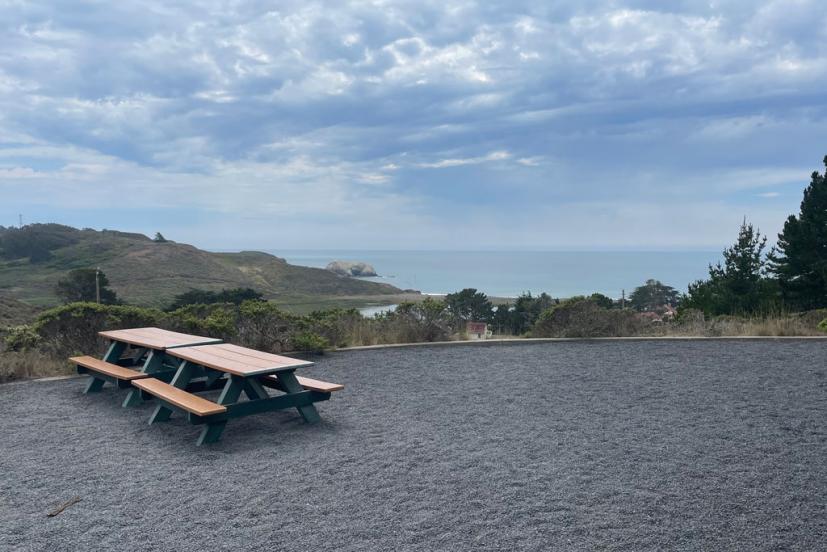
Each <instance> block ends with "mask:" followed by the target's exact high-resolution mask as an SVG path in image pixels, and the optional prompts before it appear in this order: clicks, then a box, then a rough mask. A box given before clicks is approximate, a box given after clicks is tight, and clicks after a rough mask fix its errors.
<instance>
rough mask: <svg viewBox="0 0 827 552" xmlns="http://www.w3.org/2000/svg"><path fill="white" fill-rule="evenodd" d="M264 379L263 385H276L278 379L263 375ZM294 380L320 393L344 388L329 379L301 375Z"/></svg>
mask: <svg viewBox="0 0 827 552" xmlns="http://www.w3.org/2000/svg"><path fill="white" fill-rule="evenodd" d="M262 379H263V380H264V383H265V385H267V384H269V385H268V387H278V386H279V381H278V377H277V376H264V378H262ZM296 380H297V381H298V382H299V385H301V386H302V387H304V388H305V389H307V390H308V391H319V392H321V393H333V392H334V391H341V390H342V389H344V388H345V386H344V385H342V384H341V383H330V382H329V381H322V380H317V379H313V378H303V377H301V376H296Z"/></svg>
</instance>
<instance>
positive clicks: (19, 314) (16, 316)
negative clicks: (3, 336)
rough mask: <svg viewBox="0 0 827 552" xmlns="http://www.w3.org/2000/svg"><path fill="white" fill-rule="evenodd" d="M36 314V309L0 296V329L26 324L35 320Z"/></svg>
mask: <svg viewBox="0 0 827 552" xmlns="http://www.w3.org/2000/svg"><path fill="white" fill-rule="evenodd" d="M37 312H38V309H37V307H33V306H32V305H29V304H28V303H24V302H22V301H18V300H16V299H12V298H11V297H4V296H2V295H0V329H2V328H4V327H6V326H15V325H17V324H28V323H29V322H32V321H33V320H34V319H35V317H36V316H37Z"/></svg>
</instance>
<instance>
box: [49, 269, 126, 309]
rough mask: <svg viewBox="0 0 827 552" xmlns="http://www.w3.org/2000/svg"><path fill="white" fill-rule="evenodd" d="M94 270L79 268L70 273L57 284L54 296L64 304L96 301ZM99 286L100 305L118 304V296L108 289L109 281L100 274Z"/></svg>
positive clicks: (104, 275)
mask: <svg viewBox="0 0 827 552" xmlns="http://www.w3.org/2000/svg"><path fill="white" fill-rule="evenodd" d="M95 272H96V270H95V269H94V268H79V269H77V270H72V271H70V272H69V273H68V274H67V275H66V277H65V278H62V279H61V280H59V281H58V282H57V286H55V294H56V295H57V296H58V297H60V298H61V299H63V301H64V302H65V303H74V302H77V301H96V300H97V292H96V289H95ZM98 278H99V279H98V284H99V285H100V296H101V303H105V304H108V305H112V304H115V303H117V302H118V296H117V295H116V294H115V292H114V291H112V290H111V289H109V279H108V278H107V277H106V274H104V273H103V272H101V273H100V274H99V275H98Z"/></svg>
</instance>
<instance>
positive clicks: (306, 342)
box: [293, 332, 330, 354]
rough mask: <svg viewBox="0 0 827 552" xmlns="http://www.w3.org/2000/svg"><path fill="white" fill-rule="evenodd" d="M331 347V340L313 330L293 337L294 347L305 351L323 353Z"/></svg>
mask: <svg viewBox="0 0 827 552" xmlns="http://www.w3.org/2000/svg"><path fill="white" fill-rule="evenodd" d="M329 348H330V342H329V341H328V340H327V339H325V338H324V337H322V336H320V335H318V334H314V333H312V332H304V333H301V334H299V335H297V336H295V337H294V338H293V349H294V350H296V351H301V352H303V353H315V354H322V353H324V352H325V349H329Z"/></svg>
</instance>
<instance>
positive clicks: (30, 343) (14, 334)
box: [5, 326, 40, 351]
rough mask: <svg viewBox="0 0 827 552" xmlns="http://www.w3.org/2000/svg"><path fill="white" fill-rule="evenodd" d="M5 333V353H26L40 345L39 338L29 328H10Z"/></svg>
mask: <svg viewBox="0 0 827 552" xmlns="http://www.w3.org/2000/svg"><path fill="white" fill-rule="evenodd" d="M5 333H6V337H5V345H6V350H7V351H28V350H30V349H34V348H35V347H37V345H38V344H40V336H39V335H38V334H37V332H36V331H34V329H33V328H32V327H31V326H12V327H11V328H8V329H7V330H6V332H5Z"/></svg>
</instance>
